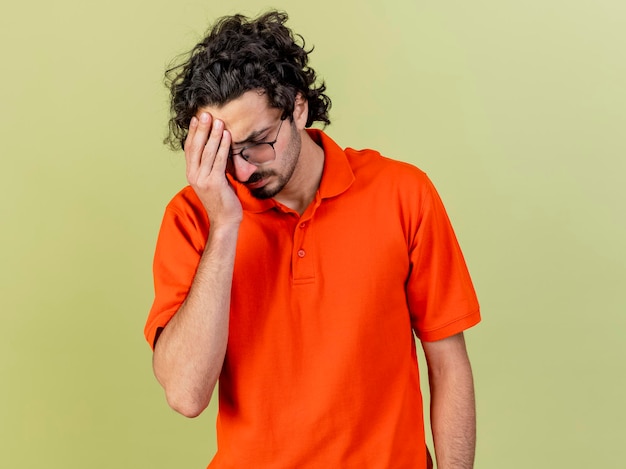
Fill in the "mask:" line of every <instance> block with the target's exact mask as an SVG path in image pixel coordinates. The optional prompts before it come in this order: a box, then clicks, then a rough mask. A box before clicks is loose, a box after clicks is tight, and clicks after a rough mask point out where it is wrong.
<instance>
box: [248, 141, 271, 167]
mask: <svg viewBox="0 0 626 469" xmlns="http://www.w3.org/2000/svg"><path fill="white" fill-rule="evenodd" d="M243 155H244V157H245V159H246V160H247V161H248V163H252V164H263V163H267V162H269V161H272V160H273V159H274V148H273V147H272V145H270V144H269V143H258V144H257V145H254V146H251V147H249V148H246V150H245V151H244V152H243Z"/></svg>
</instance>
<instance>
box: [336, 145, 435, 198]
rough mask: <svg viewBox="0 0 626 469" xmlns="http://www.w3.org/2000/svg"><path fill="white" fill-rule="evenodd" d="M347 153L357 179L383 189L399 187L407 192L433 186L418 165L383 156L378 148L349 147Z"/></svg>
mask: <svg viewBox="0 0 626 469" xmlns="http://www.w3.org/2000/svg"><path fill="white" fill-rule="evenodd" d="M345 155H346V158H347V159H348V162H349V163H350V167H351V168H352V171H353V172H354V175H355V178H356V180H357V181H359V182H361V183H369V184H375V185H376V186H377V187H378V188H379V189H380V190H381V191H382V190H392V189H398V190H401V191H402V192H405V193H406V191H414V190H417V189H427V188H429V187H430V186H431V182H430V180H429V178H428V176H427V175H426V173H425V172H424V171H422V170H421V169H420V168H418V167H417V166H415V165H413V164H411V163H407V162H405V161H400V160H397V159H393V158H389V157H387V156H383V155H382V154H381V153H380V152H378V151H376V150H371V149H363V150H356V149H354V148H349V147H348V148H346V149H345Z"/></svg>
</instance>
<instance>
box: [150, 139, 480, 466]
mask: <svg viewBox="0 0 626 469" xmlns="http://www.w3.org/2000/svg"><path fill="white" fill-rule="evenodd" d="M309 134H310V135H311V136H312V137H313V139H314V140H315V141H316V142H317V143H318V144H319V145H321V146H322V147H323V148H324V153H325V163H324V173H323V176H322V180H321V184H320V187H319V190H318V191H317V194H316V196H315V200H314V201H313V202H312V203H311V205H310V206H309V207H308V208H307V210H306V211H305V212H304V213H303V214H302V216H299V215H298V213H296V212H294V211H293V210H291V209H289V208H287V207H285V206H283V205H281V204H280V203H278V202H276V201H274V200H273V199H269V200H257V199H255V198H253V197H252V196H251V195H250V194H249V192H248V191H247V189H246V188H245V187H244V186H242V185H239V184H236V183H235V190H236V191H237V194H238V196H239V198H240V199H241V201H242V205H243V207H244V217H243V221H242V223H241V227H240V230H239V239H238V243H237V253H236V256H235V269H234V275H233V286H232V304H231V313H230V330H229V337H228V347H227V351H226V358H225V361H224V365H223V368H222V372H221V375H220V378H219V415H218V422H217V439H218V451H217V454H216V455H215V457H214V459H213V460H212V462H211V463H210V464H209V468H211V469H225V468H229V469H230V468H237V469H247V468H252V467H253V468H257V469H279V468H280V469H284V468H298V469H328V468H342V469H349V468H355V469H357V468H358V469H365V468H372V469H392V468H393V469H404V468H407V469H408V468H411V469H421V468H424V469H425V468H426V467H427V465H426V464H427V463H426V459H427V456H426V445H425V439H424V426H423V411H422V397H421V394H420V386H419V372H418V366H417V359H416V349H415V341H414V337H413V332H415V334H416V335H417V336H418V337H419V338H420V339H421V340H424V341H435V340H439V339H443V338H445V337H448V336H451V335H454V334H456V333H458V332H461V331H463V330H465V329H467V328H469V327H471V326H473V325H474V324H476V323H477V322H478V321H479V320H480V314H479V308H478V302H477V299H476V295H475V293H474V289H473V287H472V283H471V280H470V276H469V274H468V271H467V268H466V266H465V262H464V260H463V256H462V254H461V251H460V249H459V246H458V244H457V241H456V238H455V236H454V233H453V230H452V227H451V225H450V222H449V220H448V217H447V215H446V213H445V210H444V207H443V205H442V203H441V200H440V199H439V197H438V195H437V193H436V191H435V189H434V187H433V185H432V184H431V182H430V181H429V179H428V178H427V176H426V175H425V174H424V173H423V172H422V171H420V170H419V169H417V168H415V167H414V166H412V165H409V164H406V163H402V162H398V161H394V160H390V159H388V158H385V157H382V156H381V155H380V154H379V153H377V152H375V151H372V150H362V151H356V150H353V149H346V150H345V151H344V150H342V149H341V148H340V147H339V146H337V144H335V143H334V142H333V141H332V140H331V139H330V138H329V137H328V136H326V134H324V133H323V132H321V131H319V130H309ZM208 230H209V221H208V219H207V215H206V212H205V210H204V208H203V207H202V205H201V203H200V201H199V200H198V198H197V197H196V196H195V193H194V191H193V189H191V188H190V187H186V188H185V189H183V190H182V191H181V192H180V193H178V194H177V195H176V196H175V197H174V199H173V200H172V201H171V202H170V203H169V205H168V206H167V208H166V211H165V216H164V219H163V223H162V226H161V231H160V234H159V238H158V242H157V247H156V254H155V259H154V281H155V300H154V304H153V306H152V309H151V311H150V315H149V317H148V321H147V324H146V327H145V335H146V338H147V340H148V342H149V343H150V344H151V345H152V344H153V343H154V339H155V335H156V332H157V330H158V329H159V328H163V327H165V326H166V324H167V322H168V321H169V319H170V318H171V317H172V316H173V315H174V314H175V313H176V311H177V310H178V308H179V307H180V305H181V304H182V302H183V301H184V299H185V297H186V295H187V292H188V290H189V287H190V285H191V283H192V280H193V276H194V274H195V271H196V267H197V265H198V262H199V260H200V256H201V254H202V252H203V249H204V247H205V243H206V240H207V235H208Z"/></svg>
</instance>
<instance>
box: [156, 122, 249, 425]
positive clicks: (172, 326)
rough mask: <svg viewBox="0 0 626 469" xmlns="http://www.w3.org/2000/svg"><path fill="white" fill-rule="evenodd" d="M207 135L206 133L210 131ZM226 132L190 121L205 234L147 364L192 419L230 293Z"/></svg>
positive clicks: (189, 150)
mask: <svg viewBox="0 0 626 469" xmlns="http://www.w3.org/2000/svg"><path fill="white" fill-rule="evenodd" d="M209 133H210V135H209ZM229 150H230V135H229V133H228V132H227V131H225V130H224V125H223V123H222V122H220V121H215V122H214V123H213V127H211V117H210V116H209V115H208V114H206V113H204V114H203V115H202V116H201V119H200V120H198V119H196V118H195V117H194V118H193V119H192V121H191V123H190V125H189V134H188V136H187V139H186V141H185V159H186V162H187V179H188V181H189V183H190V184H191V186H192V187H193V189H194V191H195V192H196V194H197V195H198V197H199V199H200V200H201V201H202V203H203V205H204V207H205V209H206V211H207V214H208V216H209V221H210V225H211V226H210V232H209V237H208V240H207V244H206V247H205V250H204V252H203V254H202V257H201V259H200V262H199V264H198V269H197V271H196V274H195V277H194V280H193V282H192V284H191V287H190V290H189V293H188V295H187V298H186V299H185V301H184V302H183V304H182V305H181V307H180V308H179V310H178V311H177V313H176V314H175V315H174V317H173V318H172V319H171V320H170V322H169V323H168V324H167V326H166V327H165V328H164V329H163V331H162V333H161V335H160V336H159V338H158V341H157V343H156V344H155V349H154V355H153V361H152V366H153V369H154V374H155V376H156V378H157V380H158V381H159V383H161V385H162V386H163V388H164V390H165V395H166V397H167V401H168V403H169V405H170V406H171V407H172V408H173V409H174V410H176V411H177V412H180V413H181V414H183V415H185V416H187V417H196V416H197V415H199V414H200V413H201V412H202V411H203V410H204V409H205V408H206V406H207V405H208V404H209V401H210V399H211V394H212V392H213V388H214V387H215V383H216V382H217V379H218V377H219V374H220V372H221V369H222V364H223V362H224V356H225V354H226V344H227V342H228V323H229V312H230V292H231V285H232V275H233V267H234V262H235V250H236V245H237V236H238V230H239V224H240V223H241V219H242V216H243V215H242V214H243V212H242V208H241V203H240V202H239V200H238V199H237V196H236V195H235V193H234V191H233V189H232V188H231V187H230V186H229V184H228V180H227V179H226V176H225V171H226V161H227V158H228V152H229Z"/></svg>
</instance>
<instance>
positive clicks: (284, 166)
mask: <svg viewBox="0 0 626 469" xmlns="http://www.w3.org/2000/svg"><path fill="white" fill-rule="evenodd" d="M301 149H302V138H301V137H300V133H299V132H298V131H297V129H296V126H295V123H294V122H293V121H292V122H291V139H290V140H289V144H288V145H287V148H286V149H285V152H284V153H283V154H282V155H281V158H280V166H279V168H278V169H276V170H274V169H267V170H257V171H255V172H254V173H252V175H251V176H250V177H249V178H248V180H247V181H246V182H245V183H244V184H252V183H254V182H257V181H260V180H261V179H264V178H268V177H271V176H273V177H274V178H275V181H272V182H270V183H268V184H266V185H264V186H263V187H258V188H256V189H250V188H248V190H249V191H250V194H252V196H253V197H255V198H257V199H271V198H272V197H274V196H275V195H276V194H278V193H279V192H280V191H282V190H283V189H284V188H285V186H286V185H287V183H288V182H289V181H290V180H291V176H293V172H294V171H295V169H296V165H297V164H298V159H299V157H300V150H301Z"/></svg>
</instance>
